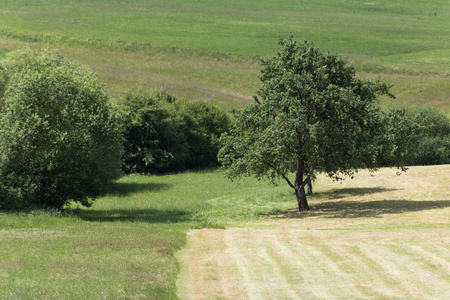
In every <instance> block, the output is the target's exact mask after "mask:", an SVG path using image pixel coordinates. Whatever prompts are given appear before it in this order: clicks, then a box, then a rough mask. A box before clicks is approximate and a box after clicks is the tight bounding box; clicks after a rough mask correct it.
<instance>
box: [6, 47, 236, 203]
mask: <svg viewBox="0 0 450 300" xmlns="http://www.w3.org/2000/svg"><path fill="white" fill-rule="evenodd" d="M229 122H230V120H229V118H228V116H227V114H226V113H225V112H224V111H222V110H220V109H219V108H217V107H216V106H214V105H211V104H208V103H203V102H199V101H192V100H186V99H177V98H175V97H173V96H170V95H168V94H167V93H165V92H162V91H158V92H155V93H153V94H146V93H144V92H141V93H135V94H129V95H127V96H126V97H125V98H124V99H123V101H122V105H116V106H112V105H111V101H109V99H108V95H107V93H106V92H105V90H104V89H103V87H102V86H100V85H99V84H98V82H97V77H96V76H95V74H93V73H92V72H91V71H90V70H89V69H88V68H87V67H86V66H83V65H80V64H78V63H75V62H72V61H69V60H67V59H66V58H65V57H64V56H63V55H62V54H61V52H59V51H53V50H43V51H35V50H30V49H25V50H20V51H16V52H11V53H9V54H8V55H7V57H6V59H4V60H3V61H1V62H0V209H2V210H33V209H41V208H57V209H62V208H64V207H65V206H66V205H67V204H68V203H70V202H71V201H75V202H78V203H81V204H82V205H84V206H90V205H91V203H92V200H94V199H95V197H97V196H98V195H99V194H100V193H102V192H103V191H106V189H107V187H108V186H109V184H110V183H111V182H112V181H113V180H115V179H116V178H118V177H119V176H120V174H123V172H125V173H135V172H137V173H167V172H177V171H181V170H186V169H196V168H206V167H211V166H215V165H217V152H218V149H219V143H218V139H219V137H220V135H221V134H222V133H223V132H225V131H227V130H228V126H229Z"/></svg>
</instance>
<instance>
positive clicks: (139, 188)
mask: <svg viewBox="0 0 450 300" xmlns="http://www.w3.org/2000/svg"><path fill="white" fill-rule="evenodd" d="M171 186H172V185H171V184H168V183H155V182H148V183H138V182H115V183H113V184H112V185H111V187H110V189H109V190H108V195H110V196H118V197H124V196H129V195H132V194H136V193H142V192H157V191H162V190H167V189H170V187H171Z"/></svg>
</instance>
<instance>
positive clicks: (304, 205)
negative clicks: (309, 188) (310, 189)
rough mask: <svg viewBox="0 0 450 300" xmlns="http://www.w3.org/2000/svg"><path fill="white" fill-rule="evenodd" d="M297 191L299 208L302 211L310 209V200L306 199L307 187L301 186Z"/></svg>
mask: <svg viewBox="0 0 450 300" xmlns="http://www.w3.org/2000/svg"><path fill="white" fill-rule="evenodd" d="M295 192H296V194H297V202H298V210H299V211H300V212H305V211H308V210H309V205H308V201H307V200H306V194H305V187H304V186H303V187H300V188H299V189H297V190H296V191H295Z"/></svg>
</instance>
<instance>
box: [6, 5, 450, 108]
mask: <svg viewBox="0 0 450 300" xmlns="http://www.w3.org/2000/svg"><path fill="white" fill-rule="evenodd" d="M0 14H1V15H0V35H1V36H2V41H1V42H0V45H1V44H2V43H5V44H6V43H8V39H9V40H10V39H14V40H17V41H21V43H24V42H32V43H34V44H36V45H37V46H51V47H58V48H63V51H64V52H66V53H68V54H69V55H71V56H72V57H73V58H75V59H77V60H80V61H82V62H83V63H86V64H88V65H90V66H92V67H93V68H94V69H95V70H96V71H97V72H99V73H100V78H101V79H102V80H104V81H105V82H107V84H108V86H109V87H110V88H111V89H112V92H113V94H114V95H122V94H123V93H126V92H127V91H128V90H129V89H131V88H136V87H143V88H154V87H161V86H163V87H166V88H167V89H168V90H169V92H173V93H175V94H177V95H178V96H181V95H182V96H187V97H191V98H197V99H202V100H206V101H214V102H218V103H220V104H221V105H222V106H223V107H231V106H241V105H244V104H245V103H248V102H249V101H251V96H252V95H253V93H254V92H255V90H256V89H257V88H258V85H259V83H258V79H257V73H258V69H259V65H258V63H257V59H258V58H259V57H267V56H268V55H271V54H272V53H274V51H275V50H276V48H277V44H276V39H277V38H279V37H286V36H287V35H288V34H290V33H293V34H294V36H295V38H296V39H297V40H309V41H312V42H314V43H315V45H316V46H317V47H319V48H321V49H325V50H327V51H331V52H333V53H339V54H340V55H342V56H343V57H344V58H346V59H348V60H349V61H350V62H351V63H353V64H354V65H355V66H356V68H357V70H358V72H359V75H358V76H360V77H364V78H370V77H378V76H380V75H381V77H382V80H383V81H384V82H387V83H392V84H394V85H395V86H394V88H393V89H392V92H393V93H394V94H395V95H396V96H397V101H396V102H394V103H396V104H395V105H399V106H403V105H411V104H413V105H419V106H420V105H426V104H428V105H433V106H436V107H437V108H439V109H441V110H443V111H445V112H446V113H447V114H449V113H450V105H449V101H448V99H449V94H450V87H449V85H448V83H447V82H448V76H449V73H448V70H449V68H450V41H449V39H448V36H450V21H449V20H450V6H449V5H448V1H444V0H443V1H433V2H430V1H419V0H414V1H405V0H396V1H377V2H364V1H350V0H342V1H325V0H319V1H301V2H299V1H295V0H285V1H269V0H261V1H257V2H255V1H251V0H244V1H218V0H199V1H197V0H195V1H194V0H188V1H186V0H173V1H163V0H155V1H144V0H128V1H101V0H91V1H84V0H81V1H76V2H67V1H62V0H51V1H46V2H31V1H22V0H18V1H16V0H14V1H13V0H4V1H2V10H1V11H0ZM6 48H10V47H6ZM0 49H3V50H8V49H4V47H1V46H0ZM382 105H383V106H384V107H387V106H391V105H392V101H391V100H389V99H383V102H382Z"/></svg>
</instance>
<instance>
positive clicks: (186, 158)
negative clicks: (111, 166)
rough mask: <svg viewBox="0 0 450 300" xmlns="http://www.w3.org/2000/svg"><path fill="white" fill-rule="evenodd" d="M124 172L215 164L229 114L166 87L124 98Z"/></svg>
mask: <svg viewBox="0 0 450 300" xmlns="http://www.w3.org/2000/svg"><path fill="white" fill-rule="evenodd" d="M123 111H124V121H123V122H124V132H125V144H124V149H125V154H124V166H123V169H124V171H125V172H126V173H168V172H178V171H183V170H187V169H199V168H206V167H211V166H215V165H217V164H218V162H217V152H218V149H219V144H218V138H219V137H220V135H221V134H222V133H223V132H225V131H226V130H228V126H229V118H228V116H227V114H226V113H225V112H224V111H223V110H221V109H219V108H217V107H216V106H214V105H211V104H208V103H204V102H200V101H194V100H187V99H178V98H176V97H173V96H171V95H169V94H167V93H165V92H164V91H157V92H155V93H153V94H148V93H144V92H140V93H135V94H128V95H127V96H126V97H125V99H124V109H123Z"/></svg>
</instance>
